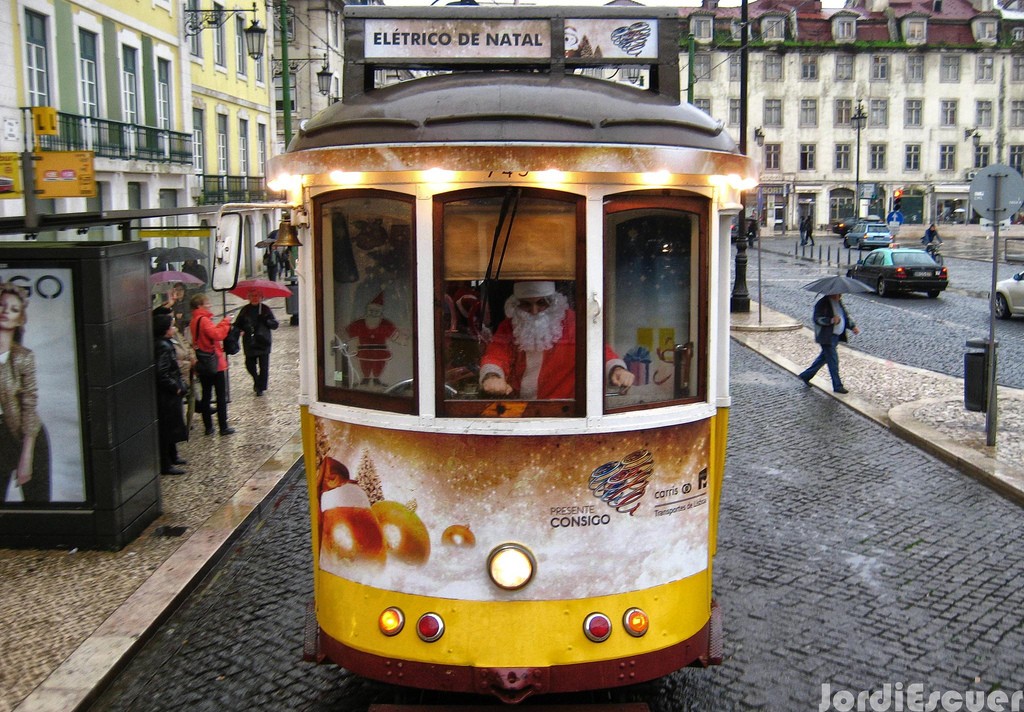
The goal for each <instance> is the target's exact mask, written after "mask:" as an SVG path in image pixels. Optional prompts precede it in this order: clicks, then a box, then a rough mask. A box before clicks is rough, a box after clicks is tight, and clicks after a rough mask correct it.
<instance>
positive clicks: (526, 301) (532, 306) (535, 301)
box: [516, 297, 551, 312]
mask: <svg viewBox="0 0 1024 712" xmlns="http://www.w3.org/2000/svg"><path fill="white" fill-rule="evenodd" d="M516 306H518V307H519V308H520V309H522V310H523V311H524V312H541V311H544V310H545V309H547V308H548V307H549V306H551V299H550V298H548V297H532V298H526V297H524V298H523V299H520V300H519V303H518V304H517V305H516Z"/></svg>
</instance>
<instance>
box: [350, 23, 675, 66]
mask: <svg viewBox="0 0 1024 712" xmlns="http://www.w3.org/2000/svg"><path fill="white" fill-rule="evenodd" d="M364 37H365V45H364V48H363V51H364V54H365V56H366V57H367V58H373V59H409V60H424V59H429V60H447V59H454V58H464V59H546V58H549V57H551V56H552V51H553V48H552V29H551V22H550V21H549V20H543V19H540V20H530V19H516V20H509V19H491V20H471V19H452V18H437V19H422V18H415V19H414V18H395V19H390V18H389V19H370V18H368V19H367V20H366V30H365V35H364ZM657 37H658V21H657V20H654V19H633V18H630V19H583V18H581V19H569V18H567V19H566V20H565V33H564V40H565V41H564V48H565V56H566V58H572V59H592V60H595V61H606V60H615V59H629V58H632V59H657V57H658V46H657V45H658V43H657Z"/></svg>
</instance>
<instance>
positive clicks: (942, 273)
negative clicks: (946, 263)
mask: <svg viewBox="0 0 1024 712" xmlns="http://www.w3.org/2000/svg"><path fill="white" fill-rule="evenodd" d="M939 279H949V272H947V271H946V268H945V267H943V268H942V269H940V270H939Z"/></svg>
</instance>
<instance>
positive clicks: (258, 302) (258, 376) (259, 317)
mask: <svg viewBox="0 0 1024 712" xmlns="http://www.w3.org/2000/svg"><path fill="white" fill-rule="evenodd" d="M235 326H236V327H238V328H239V329H241V330H242V350H243V351H244V352H245V369H246V370H247V371H248V372H249V374H250V375H251V376H252V389H253V390H254V391H255V392H256V395H257V396H262V395H263V391H265V390H267V382H268V381H269V379H270V347H271V342H272V341H273V338H272V336H271V333H270V332H271V331H273V330H274V329H276V328H277V326H278V325H277V319H275V318H274V312H272V311H271V310H270V307H268V306H267V305H266V304H264V303H263V296H262V295H261V294H260V293H259V292H258V291H256V290H251V291H250V292H249V303H248V304H246V305H245V306H244V307H242V308H241V309H239V310H238V316H237V317H235Z"/></svg>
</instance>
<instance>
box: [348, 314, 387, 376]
mask: <svg viewBox="0 0 1024 712" xmlns="http://www.w3.org/2000/svg"><path fill="white" fill-rule="evenodd" d="M345 331H346V333H347V334H348V336H349V338H350V339H356V340H357V341H358V342H359V347H358V349H357V351H356V358H357V359H359V370H360V371H362V373H363V378H380V374H381V373H382V372H383V371H384V366H385V365H387V362H388V360H389V359H390V358H391V351H390V350H388V347H387V343H388V339H390V338H392V337H393V336H394V335H395V333H396V332H397V331H398V327H396V326H395V325H394V324H392V323H391V322H390V321H388V320H387V319H381V320H380V323H379V324H377V325H376V326H369V325H368V324H367V323H366V319H357V320H356V321H353V322H352V323H351V324H349V325H348V328H347V329H346V330H345Z"/></svg>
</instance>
